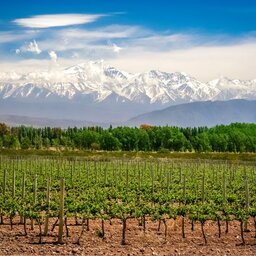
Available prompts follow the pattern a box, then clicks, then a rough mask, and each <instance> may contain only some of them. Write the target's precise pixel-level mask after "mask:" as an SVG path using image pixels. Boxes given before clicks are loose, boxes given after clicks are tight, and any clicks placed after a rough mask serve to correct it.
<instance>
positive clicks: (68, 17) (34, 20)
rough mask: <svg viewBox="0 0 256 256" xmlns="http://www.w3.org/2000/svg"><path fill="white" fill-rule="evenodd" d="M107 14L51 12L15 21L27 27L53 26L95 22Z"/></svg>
mask: <svg viewBox="0 0 256 256" xmlns="http://www.w3.org/2000/svg"><path fill="white" fill-rule="evenodd" d="M103 16H106V15H105V14H51V15H36V16H32V17H30V18H23V19H16V20H14V21H13V22H14V23H15V24H17V25H19V26H22V27H27V28H51V27H63V26H71V25H81V24H86V23H91V22H95V21H96V20H98V19H99V18H101V17H103Z"/></svg>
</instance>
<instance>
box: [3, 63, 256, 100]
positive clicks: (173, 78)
mask: <svg viewBox="0 0 256 256" xmlns="http://www.w3.org/2000/svg"><path fill="white" fill-rule="evenodd" d="M51 95H55V96H58V97H62V98H63V97H64V98H67V99H70V100H71V99H74V98H75V96H82V95H92V98H93V99H94V100H95V101H104V100H105V99H107V98H108V97H110V96H111V95H112V96H113V95H115V97H117V98H118V97H120V99H121V101H125V100H128V101H131V102H137V103H145V102H148V103H159V104H171V103H182V102H191V101H201V100H218V99H221V100H229V99H234V98H245V99H255V98H256V80H251V81H242V80H238V79H234V80H232V79H228V78H226V77H220V78H219V79H215V80H212V81H210V82H208V83H203V82H200V81H199V80H197V79H195V78H193V77H190V76H189V75H187V74H186V73H183V72H174V73H168V72H162V71H159V70H150V71H149V72H145V73H138V74H131V73H128V72H124V71H121V70H118V69H116V68H114V67H112V66H108V65H106V64H105V63H104V61H103V60H100V61H89V62H85V63H80V64H78V65H74V66H71V67H68V68H66V69H64V70H51V71H43V72H39V71H35V72H30V73H25V74H17V73H15V72H10V73H0V97H2V98H8V97H23V98H26V97H38V98H39V97H49V96H51ZM117 100H118V99H117Z"/></svg>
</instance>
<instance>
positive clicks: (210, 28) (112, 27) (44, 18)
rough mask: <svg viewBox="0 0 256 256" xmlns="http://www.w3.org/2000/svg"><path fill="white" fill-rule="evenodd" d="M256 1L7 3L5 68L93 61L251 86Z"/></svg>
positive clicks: (0, 52) (0, 39)
mask: <svg viewBox="0 0 256 256" xmlns="http://www.w3.org/2000/svg"><path fill="white" fill-rule="evenodd" d="M255 17H256V1H255V0H239V1H238V0H237V1H235V0H233V1H232V0H222V1H219V0H215V1H210V0H204V1H203V0H201V1H199V0H194V1H192V0H190V1H189V0H180V1H179V0H176V1H175V0H174V1H171V0H170V1H168V0H158V1H150V0H148V1H146V0H140V1H138V0H137V1H135V0H129V1H121V0H36V1H35V0H16V1H15V0H9V1H6V2H5V3H4V5H2V6H1V9H0V58H1V61H0V68H1V69H2V70H5V71H6V70H7V71H8V70H11V71H13V70H18V69H19V70H20V69H21V66H22V68H23V69H26V70H29V71H31V70H32V69H33V68H34V69H35V68H37V69H39V68H42V69H45V68H49V66H51V68H52V67H55V68H63V67H65V66H68V65H75V64H77V63H79V62H84V61H88V60H97V59H104V60H105V61H106V62H107V64H110V65H113V66H116V67H117V68H120V69H125V70H127V71H130V72H142V71H147V70H150V69H160V70H163V71H169V72H172V71H184V72H187V73H189V74H191V75H193V76H196V77H198V78H201V79H204V80H210V79H213V78H215V77H216V76H220V75H223V76H231V77H233V78H241V79H252V78H256V74H255V73H254V65H253V62H254V59H255V58H256V18H255Z"/></svg>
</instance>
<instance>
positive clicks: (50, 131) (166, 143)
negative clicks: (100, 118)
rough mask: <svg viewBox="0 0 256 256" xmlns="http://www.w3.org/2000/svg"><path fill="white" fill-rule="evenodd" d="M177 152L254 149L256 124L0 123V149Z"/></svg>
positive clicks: (247, 150) (255, 150)
mask: <svg viewBox="0 0 256 256" xmlns="http://www.w3.org/2000/svg"><path fill="white" fill-rule="evenodd" d="M51 147H54V148H65V149H80V150H109V151H114V150H122V151H163V152H165V151H166V152H168V151H177V152H178V151H180V152H186V151H188V152H192V151H196V152H256V124H246V123H233V124H230V125H218V126H215V127H213V128H207V127H193V128H190V127H188V128H180V127H171V126H162V127H160V126H150V125H147V124H142V125H141V126H140V127H116V128H113V127H112V126H110V127H109V128H107V129H103V128H102V127H98V126H96V127H83V128H77V127H74V128H67V129H61V128H51V127H45V128H33V127H27V126H19V127H10V126H8V125H6V124H4V123H0V148H8V149H20V148H21V149H30V148H34V149H49V148H51Z"/></svg>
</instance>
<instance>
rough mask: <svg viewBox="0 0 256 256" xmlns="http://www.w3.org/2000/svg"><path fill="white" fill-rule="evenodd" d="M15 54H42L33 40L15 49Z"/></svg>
mask: <svg viewBox="0 0 256 256" xmlns="http://www.w3.org/2000/svg"><path fill="white" fill-rule="evenodd" d="M15 52H16V54H21V53H24V52H31V53H35V54H40V53H41V52H42V50H41V49H40V48H39V46H38V44H37V42H36V40H33V41H32V42H29V43H28V44H26V45H24V46H22V47H20V48H17V49H16V50H15Z"/></svg>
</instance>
